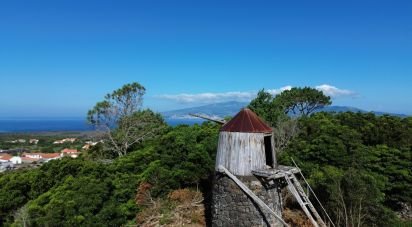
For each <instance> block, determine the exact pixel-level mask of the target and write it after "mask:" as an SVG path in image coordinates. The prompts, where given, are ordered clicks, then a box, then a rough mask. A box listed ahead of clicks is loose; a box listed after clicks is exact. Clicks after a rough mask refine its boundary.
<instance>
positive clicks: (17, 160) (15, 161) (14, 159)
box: [10, 156, 22, 164]
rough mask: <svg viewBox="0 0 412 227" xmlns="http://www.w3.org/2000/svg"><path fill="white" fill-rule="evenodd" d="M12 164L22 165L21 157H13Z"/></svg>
mask: <svg viewBox="0 0 412 227" xmlns="http://www.w3.org/2000/svg"><path fill="white" fill-rule="evenodd" d="M10 162H11V163H13V164H21V163H22V160H21V157H19V156H13V157H12V158H11V159H10Z"/></svg>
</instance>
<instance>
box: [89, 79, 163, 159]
mask: <svg viewBox="0 0 412 227" xmlns="http://www.w3.org/2000/svg"><path fill="white" fill-rule="evenodd" d="M145 92H146V89H145V88H144V87H143V86H142V85H140V84H139V83H136V82H135V83H131V84H126V85H124V86H123V87H121V88H119V89H117V90H115V91H113V92H112V93H110V94H107V95H106V96H105V97H104V100H103V101H101V102H98V103H96V105H95V106H94V107H93V108H92V109H91V110H89V111H88V113H87V120H88V122H89V123H90V124H92V125H94V126H96V128H97V129H98V130H102V131H103V132H105V137H104V139H105V143H104V144H105V148H107V149H108V150H109V151H112V152H114V153H115V154H117V155H118V156H122V155H125V154H126V153H127V152H129V151H130V150H131V149H132V147H133V146H135V145H136V144H138V143H141V142H142V141H143V140H145V139H150V138H152V137H154V136H156V135H158V134H159V133H160V131H161V130H162V129H163V128H164V127H165V122H164V121H163V118H162V117H161V116H160V114H156V113H154V112H153V111H151V110H141V107H142V103H143V95H144V94H145Z"/></svg>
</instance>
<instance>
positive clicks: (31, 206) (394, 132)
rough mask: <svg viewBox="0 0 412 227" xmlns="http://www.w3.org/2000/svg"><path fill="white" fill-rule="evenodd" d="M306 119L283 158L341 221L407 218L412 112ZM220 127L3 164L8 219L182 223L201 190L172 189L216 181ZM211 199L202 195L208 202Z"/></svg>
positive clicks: (1, 219)
mask: <svg viewBox="0 0 412 227" xmlns="http://www.w3.org/2000/svg"><path fill="white" fill-rule="evenodd" d="M299 125H300V128H301V129H300V133H299V134H298V135H297V137H295V138H294V139H293V141H292V142H291V143H290V145H289V146H288V147H287V148H286V149H285V151H283V153H281V154H280V157H279V158H280V162H281V163H282V164H288V165H291V164H292V163H291V161H290V160H291V159H290V158H291V157H293V158H294V159H295V160H296V162H297V163H298V164H299V165H300V167H301V169H302V170H303V171H304V174H305V175H306V176H307V178H308V180H309V182H310V183H311V185H312V187H313V188H314V189H315V191H316V192H317V194H318V195H319V197H320V199H321V200H322V202H323V205H325V207H326V208H327V210H328V211H329V213H330V214H331V216H332V219H333V220H334V222H335V223H336V224H337V225H338V226H347V225H348V223H347V220H350V221H351V222H353V223H354V224H357V223H359V226H391V225H394V224H395V223H397V222H399V221H400V220H399V218H398V217H397V216H396V213H395V212H396V211H399V210H400V209H402V207H403V206H404V205H405V204H406V205H408V206H410V204H411V198H412V191H411V190H412V187H410V186H411V185H412V174H411V171H412V168H411V167H412V159H411V149H412V119H411V118H398V117H390V116H381V117H378V116H375V115H373V114H362V113H356V114H355V113H341V114H327V113H316V114H313V115H310V116H308V117H304V118H301V119H300V120H299ZM218 129H219V125H216V124H214V123H204V124H202V125H194V126H184V125H183V126H178V127H174V128H172V127H170V128H168V129H167V130H166V131H165V132H163V133H162V134H161V135H160V136H159V137H157V138H154V139H152V140H149V141H146V142H145V143H143V144H140V145H138V146H136V147H134V148H133V150H134V151H132V152H129V153H128V154H127V155H125V156H122V157H119V158H116V159H114V160H113V161H109V162H108V161H99V160H96V159H95V158H92V157H95V156H94V155H93V154H92V153H89V154H87V155H84V156H83V157H81V158H78V159H70V158H64V159H62V160H56V161H51V162H49V163H47V164H45V165H43V166H41V167H40V168H37V169H29V170H21V171H15V172H7V173H2V174H1V175H0V225H2V226H10V225H14V226H20V225H22V224H23V223H26V224H27V225H28V226H47V225H48V226H57V225H58V226H121V225H125V224H136V221H140V222H139V223H140V224H142V225H144V223H146V222H145V218H144V217H151V218H155V219H153V220H154V222H156V223H158V224H162V223H163V224H165V225H166V224H170V223H175V221H176V220H175V219H174V217H175V216H173V215H175V214H174V213H175V212H174V211H176V212H177V211H179V212H182V209H183V210H184V209H187V206H189V205H188V204H189V203H190V204H192V202H194V203H195V204H197V205H199V200H202V199H199V197H196V196H199V195H198V194H197V195H193V194H191V193H188V192H185V193H186V196H183V197H185V198H186V200H185V199H183V198H180V197H179V196H178V194H179V193H182V192H175V194H174V195H175V197H173V196H172V194H173V193H172V192H173V191H175V190H178V189H182V188H192V189H193V190H191V191H200V192H202V194H203V195H207V194H208V192H209V191H210V178H209V177H210V174H212V173H213V169H214V160H215V152H216V145H217V136H218ZM145 185H150V187H144V186H145ZM143 189H144V190H143ZM197 189H198V190H197ZM142 193H143V194H144V195H145V196H149V197H144V196H143V197H142ZM176 193H177V194H176ZM183 194H184V193H183ZM139 196H140V197H139ZM139 198H140V200H139ZM142 198H143V200H142ZM144 198H150V199H151V201H152V202H151V203H145V202H144ZM188 198H189V199H188ZM205 200H206V201H205V202H204V201H202V202H201V204H202V205H206V206H205V210H206V211H207V208H208V203H207V196H205ZM142 201H143V202H142ZM179 201H181V202H179ZM190 201H192V202H190ZM185 203H186V205H187V206H186V208H184V207H183V208H182V206H183V205H184V204H185ZM153 204H154V206H152V205H153ZM156 204H157V205H156ZM197 205H196V207H197ZM199 209H203V208H199ZM193 210H196V209H193ZM196 212H197V213H196ZM196 212H195V213H193V216H192V215H190V217H189V216H185V218H184V220H185V221H189V220H191V219H193V220H192V221H193V222H192V223H198V224H199V223H200V224H201V223H203V224H204V222H205V219H204V218H205V217H204V216H202V215H200V216H199V213H198V210H197V211H196ZM288 212H289V211H288ZM345 212H346V213H345ZM183 213H184V212H183ZM168 215H169V216H168ZM176 215H177V214H176ZM182 215H183V214H182ZM287 215H288V217H293V215H294V214H293V213H290V212H289V213H288V214H287ZM359 215H361V217H362V218H361V219H358V218H357V217H359ZM206 216H207V215H206ZM142 218H143V219H142ZM156 218H157V219H156ZM176 218H183V216H179V215H177V216H176ZM404 218H405V217H404ZM182 220H183V219H182ZM160 222H162V223H160ZM147 223H149V222H147ZM176 223H177V222H176ZM349 225H351V224H349Z"/></svg>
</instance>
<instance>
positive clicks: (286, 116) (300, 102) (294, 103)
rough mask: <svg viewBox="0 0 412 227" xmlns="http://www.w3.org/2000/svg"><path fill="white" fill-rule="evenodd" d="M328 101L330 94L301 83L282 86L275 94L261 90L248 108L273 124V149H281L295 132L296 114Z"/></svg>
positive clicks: (304, 114) (309, 111) (298, 115)
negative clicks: (295, 85)
mask: <svg viewBox="0 0 412 227" xmlns="http://www.w3.org/2000/svg"><path fill="white" fill-rule="evenodd" d="M330 104H331V101H330V97H329V96H326V95H324V94H323V92H322V91H318V90H316V89H314V88H310V87H304V88H292V89H290V90H285V91H283V92H282V93H280V94H278V95H276V96H273V95H272V94H270V93H269V92H266V91H265V90H261V91H259V93H258V94H257V97H256V98H255V99H253V100H252V101H251V102H250V104H249V108H251V109H252V110H253V111H255V112H256V113H257V114H258V115H259V116H261V117H263V118H264V119H265V120H266V121H267V122H268V123H269V124H270V125H271V126H272V127H273V138H274V140H275V149H276V151H277V152H281V151H282V150H283V149H284V148H285V147H286V146H287V145H288V144H289V142H290V141H291V140H292V139H293V137H295V135H297V133H298V132H299V128H298V121H297V118H299V117H302V116H308V115H309V114H311V113H313V112H314V111H315V110H318V109H320V108H321V107H323V106H326V105H330ZM290 116H292V117H290Z"/></svg>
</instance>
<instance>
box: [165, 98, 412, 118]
mask: <svg viewBox="0 0 412 227" xmlns="http://www.w3.org/2000/svg"><path fill="white" fill-rule="evenodd" d="M248 104H249V103H248V102H236V101H231V102H222V103H214V104H208V105H202V106H197V107H191V108H184V109H178V110H171V111H166V112H163V113H162V115H163V116H164V117H165V118H166V119H180V120H185V119H188V120H189V119H195V118H196V117H193V116H190V115H189V114H206V115H209V116H211V117H218V118H223V117H226V116H234V115H235V114H236V113H237V112H239V111H240V110H241V109H242V108H244V107H246V106H247V105H248ZM321 111H325V112H337V113H340V112H361V113H368V112H372V113H374V114H376V115H378V116H381V115H385V114H387V115H391V116H397V117H407V116H408V115H405V114H396V113H386V112H378V111H366V110H362V109H359V108H356V107H351V106H327V107H324V108H322V109H320V110H318V111H317V112H321Z"/></svg>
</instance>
